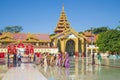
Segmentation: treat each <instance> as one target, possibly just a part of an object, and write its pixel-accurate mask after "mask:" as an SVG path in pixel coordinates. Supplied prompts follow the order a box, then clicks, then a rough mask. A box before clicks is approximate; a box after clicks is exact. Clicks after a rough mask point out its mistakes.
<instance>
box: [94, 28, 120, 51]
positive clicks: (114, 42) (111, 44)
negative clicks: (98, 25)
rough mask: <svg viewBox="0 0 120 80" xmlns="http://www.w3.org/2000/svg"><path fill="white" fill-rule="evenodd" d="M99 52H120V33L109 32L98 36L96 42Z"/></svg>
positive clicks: (115, 31)
mask: <svg viewBox="0 0 120 80" xmlns="http://www.w3.org/2000/svg"><path fill="white" fill-rule="evenodd" d="M96 44H97V46H98V47H99V51H102V52H106V51H110V52H120V31H118V30H109V31H106V32H103V33H100V34H99V35H98V39H97V41H96Z"/></svg>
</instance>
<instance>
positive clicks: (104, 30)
mask: <svg viewBox="0 0 120 80" xmlns="http://www.w3.org/2000/svg"><path fill="white" fill-rule="evenodd" d="M108 30H110V29H109V28H108V27H99V28H94V29H93V33H94V34H99V33H102V32H106V31H108Z"/></svg>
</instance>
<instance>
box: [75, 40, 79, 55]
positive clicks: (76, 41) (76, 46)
mask: <svg viewBox="0 0 120 80" xmlns="http://www.w3.org/2000/svg"><path fill="white" fill-rule="evenodd" d="M75 56H77V57H78V56H79V53H78V38H76V39H75Z"/></svg>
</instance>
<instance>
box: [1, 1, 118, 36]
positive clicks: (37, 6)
mask: <svg viewBox="0 0 120 80" xmlns="http://www.w3.org/2000/svg"><path fill="white" fill-rule="evenodd" d="M62 4H64V7H65V12H66V14H67V18H68V21H69V22H70V23H71V27H72V28H73V29H74V30H75V31H77V32H79V31H84V30H87V29H90V27H93V28H96V27H101V26H109V27H110V28H115V27H116V26H118V25H120V23H119V21H120V0H0V29H2V28H4V27H5V26H14V25H18V26H22V27H23V31H22V32H31V33H49V34H51V33H53V31H54V29H55V27H56V25H57V22H58V20H59V17H60V13H61V9H62Z"/></svg>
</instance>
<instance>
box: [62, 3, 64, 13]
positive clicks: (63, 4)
mask: <svg viewBox="0 0 120 80" xmlns="http://www.w3.org/2000/svg"><path fill="white" fill-rule="evenodd" d="M62 12H64V4H63V5H62Z"/></svg>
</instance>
